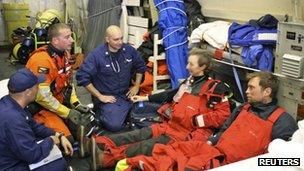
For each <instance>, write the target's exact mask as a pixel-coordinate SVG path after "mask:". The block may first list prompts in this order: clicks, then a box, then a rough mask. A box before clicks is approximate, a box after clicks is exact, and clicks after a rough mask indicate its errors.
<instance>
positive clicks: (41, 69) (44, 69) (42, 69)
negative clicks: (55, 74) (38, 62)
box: [38, 66, 50, 74]
mask: <svg viewBox="0 0 304 171" xmlns="http://www.w3.org/2000/svg"><path fill="white" fill-rule="evenodd" d="M49 72H50V68H47V67H40V66H39V67H38V73H39V74H48V73H49Z"/></svg>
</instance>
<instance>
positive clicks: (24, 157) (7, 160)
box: [0, 95, 54, 170]
mask: <svg viewBox="0 0 304 171" xmlns="http://www.w3.org/2000/svg"><path fill="white" fill-rule="evenodd" d="M53 134H54V131H52V130H51V129H49V128H46V127H45V126H43V125H41V124H38V123H36V122H35V121H34V120H33V119H32V118H31V117H30V116H29V114H28V113H27V112H26V111H25V110H24V109H22V108H21V106H20V105H19V104H18V103H17V102H16V101H15V100H14V99H13V98H11V97H10V96H8V95H7V96H4V97H3V98H2V99H0V170H29V167H28V165H29V164H31V163H36V162H38V161H40V160H42V159H43V158H45V157H47V156H48V155H49V153H50V151H51V149H52V148H53V144H54V143H53V140H52V139H51V138H50V137H49V136H51V135H53ZM46 137H47V138H46ZM41 139H44V140H43V141H42V142H41V143H39V144H37V141H38V140H41Z"/></svg>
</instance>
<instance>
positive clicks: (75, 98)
mask: <svg viewBox="0 0 304 171" xmlns="http://www.w3.org/2000/svg"><path fill="white" fill-rule="evenodd" d="M75 102H80V101H79V99H78V97H77V95H76V90H75V87H74V85H73V89H72V93H71V99H70V103H71V104H72V105H73V103H75ZM74 107H76V106H74Z"/></svg>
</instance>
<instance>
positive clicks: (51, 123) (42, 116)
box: [34, 110, 72, 140]
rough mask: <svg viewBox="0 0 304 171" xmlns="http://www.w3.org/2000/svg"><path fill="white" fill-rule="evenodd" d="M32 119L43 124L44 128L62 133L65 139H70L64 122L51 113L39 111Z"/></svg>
mask: <svg viewBox="0 0 304 171" xmlns="http://www.w3.org/2000/svg"><path fill="white" fill-rule="evenodd" d="M34 119H35V120H36V121H37V122H38V123H41V124H44V126H46V127H48V128H51V129H53V130H54V131H56V132H62V133H64V135H65V136H66V137H67V138H69V137H72V135H71V132H70V130H69V129H68V127H67V126H66V124H65V123H64V121H63V120H62V119H61V118H60V117H59V116H58V115H56V114H55V113H53V112H51V111H47V110H41V111H40V112H39V113H37V114H35V115H34ZM69 140H70V139H69Z"/></svg>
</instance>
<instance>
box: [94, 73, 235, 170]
mask: <svg viewBox="0 0 304 171" xmlns="http://www.w3.org/2000/svg"><path fill="white" fill-rule="evenodd" d="M197 85H200V87H198V88H199V89H198V94H197V95H193V94H191V93H193V91H192V92H191V93H188V92H185V93H184V94H183V95H182V96H181V98H180V100H179V101H178V102H177V103H174V104H172V105H164V106H163V107H161V108H160V109H159V112H160V113H161V115H163V116H164V115H166V116H168V115H171V116H170V117H169V119H168V120H167V121H165V122H163V123H160V124H158V123H157V124H152V125H151V126H150V127H147V128H143V129H139V130H134V131H131V132H127V133H121V134H114V135H109V136H100V137H95V138H96V142H97V143H98V144H103V145H104V150H105V151H104V154H103V159H102V161H101V162H102V166H104V167H108V166H113V165H114V164H115V163H116V162H117V161H118V160H120V159H123V158H126V157H133V156H136V155H140V154H143V155H151V152H152V150H153V148H154V145H155V144H156V143H160V144H171V143H173V142H177V141H187V140H190V139H205V140H206V139H207V138H208V137H209V136H210V135H211V134H212V133H213V130H214V129H215V128H219V127H220V126H221V125H222V123H223V122H224V121H225V120H226V118H227V117H228V115H229V113H230V104H229V102H228V100H227V99H225V98H224V95H223V94H219V95H218V96H221V97H222V98H220V101H219V102H218V103H217V104H213V107H210V105H209V104H208V100H209V98H210V95H211V94H212V93H213V92H210V91H209V90H214V87H216V86H217V85H222V86H223V85H224V84H222V83H221V82H220V81H217V80H213V79H208V77H206V76H205V77H202V78H201V79H200V80H199V83H198V84H196V86H197ZM168 106H169V108H171V109H172V110H171V109H170V110H169V111H171V112H169V114H168V111H167V109H169V108H167V107H168ZM163 108H166V109H165V110H161V109H163ZM162 111H163V112H164V113H163V112H162ZM165 113H166V114H165ZM200 114H203V116H204V120H205V126H204V127H200V128H199V127H197V126H196V125H195V124H194V122H193V121H194V118H195V116H197V115H200Z"/></svg>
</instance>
